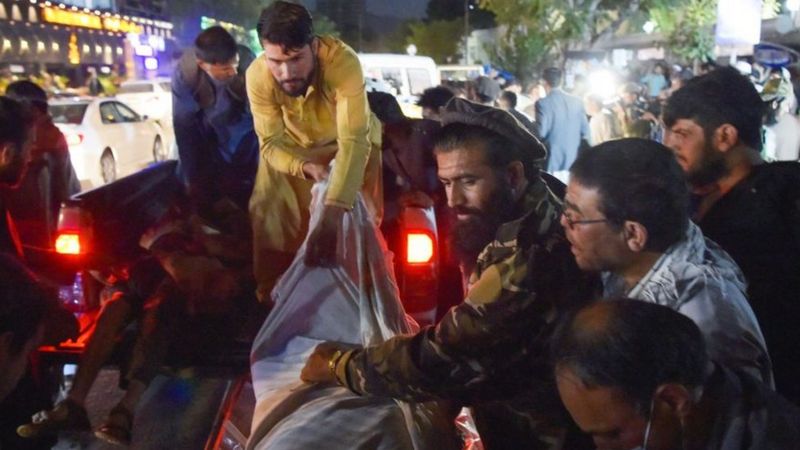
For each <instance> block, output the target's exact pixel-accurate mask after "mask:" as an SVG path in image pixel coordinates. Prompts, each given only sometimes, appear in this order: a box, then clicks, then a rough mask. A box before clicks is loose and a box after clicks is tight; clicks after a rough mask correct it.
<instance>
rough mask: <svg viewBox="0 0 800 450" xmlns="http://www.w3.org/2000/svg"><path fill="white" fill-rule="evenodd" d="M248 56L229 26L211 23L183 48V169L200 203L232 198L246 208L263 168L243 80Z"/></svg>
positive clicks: (179, 104)
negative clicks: (258, 168)
mask: <svg viewBox="0 0 800 450" xmlns="http://www.w3.org/2000/svg"><path fill="white" fill-rule="evenodd" d="M249 57H250V55H249V54H248V52H245V51H244V50H243V49H242V48H241V47H240V46H237V45H236V41H235V40H234V39H233V37H232V36H231V35H230V34H229V33H228V32H227V31H225V29H224V28H222V27H211V28H208V29H207V30H205V31H203V32H202V33H200V34H199V35H198V36H197V39H196V40H195V43H194V47H192V48H190V49H187V50H186V52H184V54H183V56H182V57H181V60H180V62H179V63H178V65H177V67H176V69H175V73H174V74H173V77H172V108H173V110H172V116H173V123H174V125H175V139H176V141H177V145H178V154H179V155H180V172H181V174H182V176H183V177H184V181H185V182H186V184H187V187H188V191H189V195H190V196H191V197H192V200H193V201H194V203H195V204H196V205H198V206H202V207H208V206H209V205H211V204H213V203H214V201H215V200H217V199H219V198H220V197H228V198H230V199H231V200H233V201H234V202H235V203H236V204H237V205H239V206H240V207H241V208H247V204H248V201H249V199H250V193H251V192H252V189H253V182H254V180H255V175H256V168H257V167H258V138H257V137H256V133H255V130H254V128H253V115H252V114H251V113H250V103H249V102H248V101H247V92H246V90H245V81H244V69H246V68H247V67H248V65H249V63H250V62H251V61H252V60H250V61H248V59H249Z"/></svg>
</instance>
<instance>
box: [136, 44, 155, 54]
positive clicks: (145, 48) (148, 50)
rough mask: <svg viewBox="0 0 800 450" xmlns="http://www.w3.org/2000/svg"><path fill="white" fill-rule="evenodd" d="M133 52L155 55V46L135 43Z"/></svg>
mask: <svg viewBox="0 0 800 450" xmlns="http://www.w3.org/2000/svg"><path fill="white" fill-rule="evenodd" d="M133 53H134V54H135V55H136V56H153V47H150V46H149V45H134V46H133Z"/></svg>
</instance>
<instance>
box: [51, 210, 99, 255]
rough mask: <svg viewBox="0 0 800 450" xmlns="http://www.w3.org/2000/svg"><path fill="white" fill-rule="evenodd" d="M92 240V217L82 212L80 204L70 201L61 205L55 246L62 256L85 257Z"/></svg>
mask: <svg viewBox="0 0 800 450" xmlns="http://www.w3.org/2000/svg"><path fill="white" fill-rule="evenodd" d="M91 240H92V232H91V226H90V217H89V216H88V215H87V214H86V213H84V212H83V211H82V210H81V207H80V204H79V203H78V202H77V201H74V200H68V201H66V202H64V203H63V204H62V205H61V211H60V212H59V214H58V228H57V231H56V239H55V242H54V243H53V244H54V247H55V250H56V253H58V254H61V255H85V254H87V253H88V252H89V248H88V247H89V242H91Z"/></svg>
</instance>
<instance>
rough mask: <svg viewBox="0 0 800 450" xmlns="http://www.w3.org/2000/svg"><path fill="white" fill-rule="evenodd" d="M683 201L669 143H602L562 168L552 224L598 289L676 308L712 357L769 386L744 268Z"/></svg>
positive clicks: (769, 371) (680, 176) (767, 364)
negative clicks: (557, 214)
mask: <svg viewBox="0 0 800 450" xmlns="http://www.w3.org/2000/svg"><path fill="white" fill-rule="evenodd" d="M688 201H689V193H688V190H687V187H686V183H685V181H684V178H683V172H682V171H681V168H680V166H679V165H678V163H677V162H676V161H675V158H674V157H673V155H672V153H671V152H670V150H669V149H667V148H666V147H664V146H662V145H661V144H658V143H656V142H654V141H650V140H645V139H622V140H617V141H609V142H606V143H604V144H601V145H598V146H596V147H593V148H591V149H589V150H586V151H585V152H582V153H581V154H580V155H579V156H578V158H577V159H576V161H575V163H574V164H573V165H572V167H571V168H570V181H569V184H568V185H567V194H566V197H565V199H564V211H563V213H562V215H561V225H562V226H563V227H564V229H565V231H566V235H567V239H568V240H569V242H570V244H571V247H572V254H573V255H574V256H575V260H576V262H577V264H578V266H579V267H580V268H581V269H583V270H585V271H590V272H601V273H602V278H603V297H605V298H614V297H629V298H633V299H637V300H644V301H647V302H650V303H656V304H660V305H663V306H668V307H670V308H672V309H674V310H677V311H678V312H680V313H683V314H684V315H686V316H688V317H689V318H691V319H692V320H694V322H695V323H697V325H698V326H699V327H700V329H701V330H702V331H703V334H704V336H705V338H706V341H707V345H708V352H709V355H710V357H711V359H712V360H715V361H718V362H720V363H723V364H725V365H727V366H729V367H734V368H738V369H742V370H744V371H745V372H748V373H749V374H750V375H752V376H754V377H756V378H757V379H759V380H761V381H762V382H764V383H766V384H767V385H768V386H773V378H772V369H771V363H770V359H769V356H768V354H767V348H766V344H765V343H764V337H763V335H762V334H761V329H760V328H759V326H758V322H757V321H756V318H755V315H754V314H753V311H752V309H751V308H750V306H749V304H748V303H747V297H746V295H745V288H746V284H745V281H744V276H743V275H742V273H741V271H740V270H739V267H738V266H737V265H736V263H735V262H733V260H732V259H731V258H730V256H728V254H727V253H725V252H724V251H723V250H722V249H721V248H720V247H719V246H718V245H717V244H715V243H714V242H712V241H710V240H708V239H705V238H704V236H703V233H702V232H701V231H700V229H699V228H698V227H697V226H696V225H695V224H693V223H691V222H690V221H689V217H688V210H689V209H688Z"/></svg>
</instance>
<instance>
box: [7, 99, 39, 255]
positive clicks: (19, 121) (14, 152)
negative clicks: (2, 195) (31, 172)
mask: <svg viewBox="0 0 800 450" xmlns="http://www.w3.org/2000/svg"><path fill="white" fill-rule="evenodd" d="M32 132H33V118H32V116H31V115H30V114H29V113H28V111H27V110H26V109H25V108H24V107H23V106H22V105H21V104H20V103H18V102H17V101H15V100H12V99H10V98H8V97H0V188H2V189H14V188H15V187H16V186H17V185H19V183H20V181H21V180H22V176H23V175H24V174H25V169H26V168H27V166H28V160H29V159H30V143H31V140H32V139H31V137H32V136H31V135H32ZM0 252H3V253H11V254H12V255H15V256H17V257H19V258H22V246H21V245H20V243H19V238H18V237H17V234H16V231H15V227H14V223H13V222H12V220H11V216H10V215H9V213H8V211H7V209H6V207H5V206H4V205H3V203H2V201H0Z"/></svg>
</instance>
